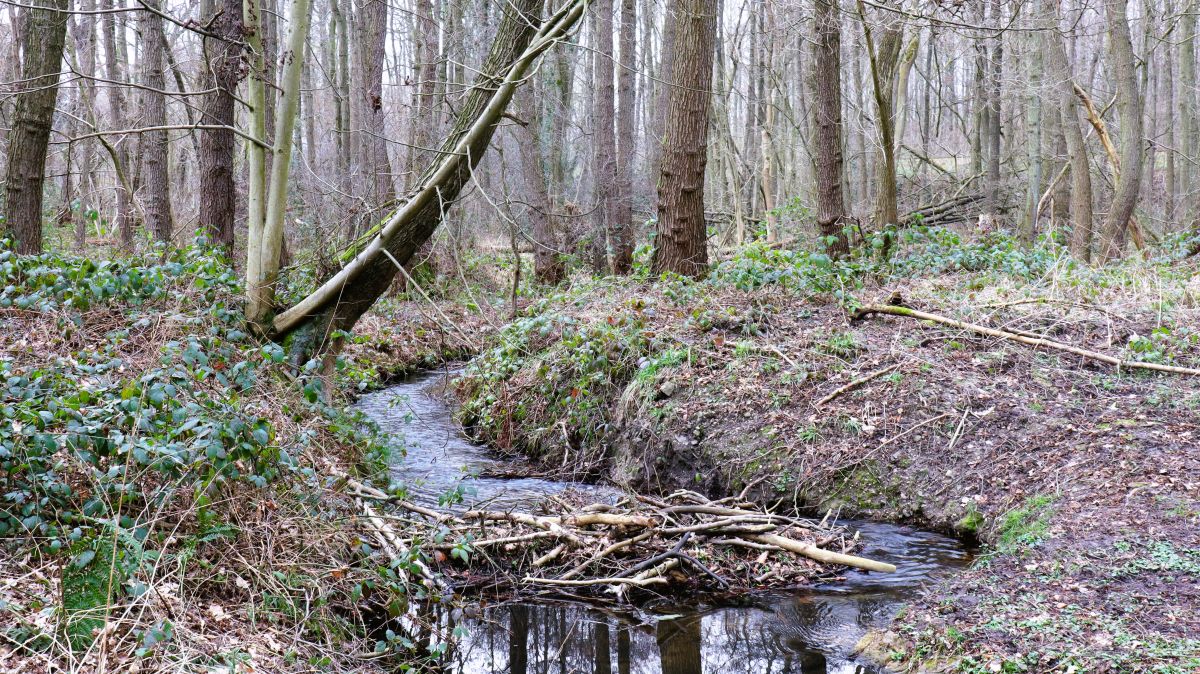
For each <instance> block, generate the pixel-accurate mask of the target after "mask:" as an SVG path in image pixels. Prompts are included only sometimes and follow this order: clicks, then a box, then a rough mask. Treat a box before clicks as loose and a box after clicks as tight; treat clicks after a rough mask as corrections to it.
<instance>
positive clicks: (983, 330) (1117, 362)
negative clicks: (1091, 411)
mask: <svg viewBox="0 0 1200 674" xmlns="http://www.w3.org/2000/svg"><path fill="white" fill-rule="evenodd" d="M871 314H891V315H892V316H903V317H905V318H915V319H917V320H921V321H931V322H933V323H939V324H941V325H948V326H950V327H953V328H958V329H960V330H968V331H970V332H974V333H976V334H980V335H986V336H988V337H999V338H1001V339H1008V340H1011V341H1014V342H1020V343H1022V344H1028V345H1029V346H1033V347H1046V348H1048V349H1053V350H1055V351H1064V352H1066V353H1072V354H1075V355H1077V356H1082V357H1084V358H1088V359H1090V360H1097V361H1100V362H1102V363H1108V364H1109V365H1113V366H1115V367H1117V368H1118V369H1120V368H1132V369H1138V370H1152V371H1155V372H1170V373H1172V374H1187V375H1195V376H1200V369H1195V368H1190V367H1178V366H1175V365H1163V364H1161V363H1147V362H1145V361H1140V360H1123V359H1121V358H1117V357H1116V356H1110V355H1107V354H1104V353H1100V352H1099V351H1091V350H1089V349H1084V348H1080V347H1078V346H1072V345H1070V344H1064V343H1062V342H1058V341H1055V340H1053V339H1047V338H1045V337H1034V336H1031V335H1029V334H1018V333H1015V332H1010V331H1008V330H1000V329H997V328H989V327H987V326H983V325H976V324H974V323H967V322H965V321H959V320H955V319H953V318H947V317H945V316H939V315H937V314H930V313H926V312H924V311H917V310H915V309H909V308H908V307H901V306H893V305H890V304H868V305H866V306H863V307H860V308H859V309H857V310H855V312H854V313H853V314H852V315H851V317H850V320H851V321H852V322H853V321H858V320H861V319H863V318H866V317H868V316H870V315H871Z"/></svg>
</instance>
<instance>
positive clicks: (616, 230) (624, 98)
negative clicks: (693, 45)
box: [610, 0, 637, 274]
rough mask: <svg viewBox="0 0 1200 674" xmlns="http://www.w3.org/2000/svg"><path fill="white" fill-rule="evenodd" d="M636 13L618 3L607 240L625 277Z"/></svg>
mask: <svg viewBox="0 0 1200 674" xmlns="http://www.w3.org/2000/svg"><path fill="white" fill-rule="evenodd" d="M636 42H637V11H636V7H635V6H634V0H621V31H620V48H621V68H620V70H619V71H618V72H617V83H618V84H617V95H618V97H619V98H618V103H617V128H616V133H617V176H616V190H615V194H614V195H613V216H612V229H611V230H610V237H611V238H612V246H613V260H612V267H613V272H614V273H617V274H628V273H629V270H630V268H631V267H632V266H633V244H634V232H633V154H634V146H635V145H636V142H637V135H636V134H635V133H634V125H633V118H634V114H635V109H636V105H635V104H636V101H635V100H634V97H635V93H634V77H635V76H636V73H637V61H636V55H635V53H634V50H635V49H636V47H635V45H636Z"/></svg>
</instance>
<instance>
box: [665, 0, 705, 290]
mask: <svg viewBox="0 0 1200 674" xmlns="http://www.w3.org/2000/svg"><path fill="white" fill-rule="evenodd" d="M667 21H668V22H669V23H671V24H672V25H674V26H675V28H674V31H673V32H674V34H675V35H674V45H673V50H672V51H673V52H674V55H673V56H672V57H671V61H672V68H671V72H670V73H669V74H667V75H666V76H665V77H664V78H663V79H664V86H666V87H667V90H668V91H667V110H666V120H665V127H664V133H663V138H664V142H663V150H662V159H661V162H662V168H661V170H660V176H659V181H658V225H657V230H656V238H655V248H654V259H653V265H652V268H653V271H654V273H656V274H661V273H663V272H674V273H677V274H682V275H685V276H695V277H699V276H702V275H703V274H705V273H706V272H707V270H708V245H707V244H708V241H707V238H708V236H707V232H706V228H705V220H704V168H705V165H706V164H707V163H708V111H709V106H710V103H711V98H712V96H711V93H710V90H711V88H712V73H713V43H714V41H715V40H716V30H717V13H716V3H715V2H714V1H713V0H671V2H670V3H669V6H668V14H667Z"/></svg>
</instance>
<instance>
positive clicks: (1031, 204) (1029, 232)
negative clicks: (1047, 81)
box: [1021, 40, 1042, 246]
mask: <svg viewBox="0 0 1200 674" xmlns="http://www.w3.org/2000/svg"><path fill="white" fill-rule="evenodd" d="M1030 42H1033V40H1030ZM1030 51H1031V53H1030V55H1029V95H1028V100H1027V102H1026V105H1027V106H1028V108H1027V109H1026V115H1027V117H1026V133H1027V142H1028V147H1027V148H1026V150H1027V155H1028V157H1029V175H1028V185H1027V189H1026V196H1025V219H1024V222H1023V223H1022V225H1021V240H1022V241H1023V242H1024V243H1025V245H1026V246H1031V245H1033V242H1034V240H1035V239H1036V237H1037V229H1038V202H1039V201H1040V200H1041V195H1042V95H1041V86H1042V55H1041V50H1040V49H1037V48H1036V45H1034V48H1033V49H1031V50H1030Z"/></svg>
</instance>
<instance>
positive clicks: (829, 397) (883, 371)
mask: <svg viewBox="0 0 1200 674" xmlns="http://www.w3.org/2000/svg"><path fill="white" fill-rule="evenodd" d="M898 367H900V363H895V364H893V365H889V366H887V367H885V368H881V369H878V370H875V371H874V372H872V373H870V374H867V375H864V376H862V377H859V378H858V379H855V380H853V381H851V382H850V383H849V384H846V385H845V386H842V387H840V388H838V389H837V390H836V391H834V392H833V393H830V394H829V395H827V396H825V397H824V398H821V399H820V400H818V401H817V407H820V406H821V405H824V404H825V403H828V402H831V401H832V400H833V399H834V398H837V397H838V396H840V395H842V394H843V393H846V392H848V391H853V390H854V389H856V388H858V387H859V386H862V385H863V384H865V383H867V382H869V381H871V380H872V379H878V378H879V377H882V376H883V375H885V374H887V373H889V372H891V371H892V370H895V369H896V368H898Z"/></svg>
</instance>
